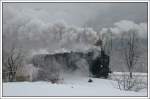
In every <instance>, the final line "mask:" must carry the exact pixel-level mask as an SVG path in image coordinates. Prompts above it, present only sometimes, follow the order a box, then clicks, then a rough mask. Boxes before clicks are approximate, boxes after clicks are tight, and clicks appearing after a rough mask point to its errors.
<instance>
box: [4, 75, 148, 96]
mask: <svg viewBox="0 0 150 99" xmlns="http://www.w3.org/2000/svg"><path fill="white" fill-rule="evenodd" d="M91 79H92V80H93V82H92V83H89V82H88V80H89V77H71V76H69V77H66V79H64V80H63V82H62V83H59V84H52V83H51V82H11V83H10V82H9V83H3V96H147V89H146V88H145V89H142V90H140V91H138V92H134V91H124V90H119V89H117V88H116V86H117V82H115V81H113V80H110V79H98V78H91Z"/></svg>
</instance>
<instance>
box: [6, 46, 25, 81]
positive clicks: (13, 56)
mask: <svg viewBox="0 0 150 99" xmlns="http://www.w3.org/2000/svg"><path fill="white" fill-rule="evenodd" d="M7 55H8V56H7V58H6V59H5V61H3V65H4V66H5V68H6V70H5V73H6V74H7V76H8V81H11V82H12V81H15V80H16V72H17V70H18V67H19V66H22V62H23V53H22V52H21V50H20V49H16V48H15V47H13V48H12V49H11V50H10V52H8V53H7Z"/></svg>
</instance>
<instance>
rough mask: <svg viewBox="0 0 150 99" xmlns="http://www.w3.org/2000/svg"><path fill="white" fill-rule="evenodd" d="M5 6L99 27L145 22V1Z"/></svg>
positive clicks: (52, 18) (39, 15)
mask: <svg viewBox="0 0 150 99" xmlns="http://www.w3.org/2000/svg"><path fill="white" fill-rule="evenodd" d="M5 6H11V7H13V8H14V9H17V10H32V11H31V12H28V13H31V14H33V15H35V16H37V17H39V18H41V19H42V20H43V21H46V22H53V21H59V20H63V21H65V22H66V23H67V24H71V25H77V26H83V25H88V26H92V27H94V28H99V29H101V28H102V27H109V26H111V25H113V24H114V23H115V22H117V21H120V20H130V21H134V22H135V23H140V22H147V3H9V4H8V3H7V4H4V8H5ZM25 12H26V11H25Z"/></svg>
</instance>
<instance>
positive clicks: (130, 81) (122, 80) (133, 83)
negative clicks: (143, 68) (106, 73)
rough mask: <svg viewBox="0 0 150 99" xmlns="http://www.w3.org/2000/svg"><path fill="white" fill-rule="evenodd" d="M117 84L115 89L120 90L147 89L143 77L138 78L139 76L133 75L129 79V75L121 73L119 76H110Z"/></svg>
mask: <svg viewBox="0 0 150 99" xmlns="http://www.w3.org/2000/svg"><path fill="white" fill-rule="evenodd" d="M112 76H113V77H114V78H112V79H113V80H115V81H116V82H117V85H115V87H117V88H118V89H120V90H127V91H140V90H141V89H144V88H146V87H147V84H145V82H144V81H143V79H144V78H143V77H139V75H134V76H133V78H131V77H130V75H129V73H121V74H120V75H115V74H113V75H112Z"/></svg>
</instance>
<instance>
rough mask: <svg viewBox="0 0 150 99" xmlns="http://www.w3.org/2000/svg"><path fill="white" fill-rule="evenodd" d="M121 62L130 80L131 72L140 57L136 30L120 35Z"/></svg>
mask: <svg viewBox="0 0 150 99" xmlns="http://www.w3.org/2000/svg"><path fill="white" fill-rule="evenodd" d="M121 46H122V51H121V54H122V55H123V60H124V62H125V64H126V66H127V69H128V71H129V73H130V78H132V72H133V70H134V67H135V65H136V63H137V61H138V59H139V57H140V53H139V38H138V35H137V32H136V30H129V31H128V32H126V33H123V34H122V40H121Z"/></svg>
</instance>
